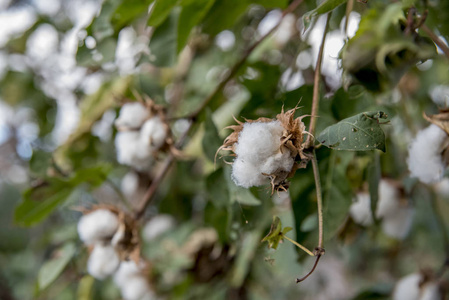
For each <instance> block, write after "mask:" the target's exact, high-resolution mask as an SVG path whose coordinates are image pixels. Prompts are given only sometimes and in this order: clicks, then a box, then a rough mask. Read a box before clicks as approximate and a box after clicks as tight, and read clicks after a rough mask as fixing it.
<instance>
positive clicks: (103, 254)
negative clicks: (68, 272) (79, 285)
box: [87, 243, 120, 279]
mask: <svg viewBox="0 0 449 300" xmlns="http://www.w3.org/2000/svg"><path fill="white" fill-rule="evenodd" d="M119 264H120V258H119V256H118V254H117V252H116V251H115V249H114V247H112V246H111V245H103V244H101V243H98V244H96V245H95V247H94V249H93V250H92V252H91V253H90V256H89V260H88V261H87V272H89V274H90V275H92V276H93V277H95V278H97V279H105V278H106V277H108V276H110V275H112V274H114V272H115V270H117V268H118V266H119Z"/></svg>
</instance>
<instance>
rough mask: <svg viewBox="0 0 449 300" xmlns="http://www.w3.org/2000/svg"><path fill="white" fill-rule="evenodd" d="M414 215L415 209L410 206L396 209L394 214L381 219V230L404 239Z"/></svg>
mask: <svg viewBox="0 0 449 300" xmlns="http://www.w3.org/2000/svg"><path fill="white" fill-rule="evenodd" d="M414 215H415V210H414V209H413V208H412V207H406V208H402V209H399V210H396V211H395V213H394V214H391V215H389V216H388V217H385V218H384V219H383V220H382V230H383V232H384V233H385V234H386V235H388V236H390V237H392V238H395V239H398V240H402V239H404V238H405V237H406V236H407V234H408V233H409V231H410V228H411V226H412V222H413V216H414Z"/></svg>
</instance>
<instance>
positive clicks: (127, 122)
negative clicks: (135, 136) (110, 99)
mask: <svg viewBox="0 0 449 300" xmlns="http://www.w3.org/2000/svg"><path fill="white" fill-rule="evenodd" d="M149 116H150V115H149V112H148V110H147V108H146V107H145V106H144V105H143V104H142V103H140V102H131V103H126V104H125V105H123V106H122V108H121V109H120V114H119V117H118V118H117V120H115V126H116V127H117V128H120V129H138V128H140V127H141V126H142V124H143V123H144V122H145V120H146V119H148V118H149Z"/></svg>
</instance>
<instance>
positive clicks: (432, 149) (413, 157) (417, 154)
mask: <svg viewBox="0 0 449 300" xmlns="http://www.w3.org/2000/svg"><path fill="white" fill-rule="evenodd" d="M447 141H448V136H447V134H446V133H445V132H444V131H443V130H442V129H441V128H440V127H438V126H437V125H434V124H431V125H430V126H429V127H427V128H425V129H423V130H421V131H419V132H418V134H417V135H416V137H415V139H414V140H413V141H412V143H411V144H410V148H409V157H408V159H407V164H408V168H409V170H410V173H411V176H413V177H417V178H418V179H419V180H420V181H422V182H424V183H434V182H438V181H440V180H441V179H442V178H443V173H444V170H445V168H446V166H445V165H444V163H443V159H442V157H441V153H442V151H443V149H442V147H443V146H444V144H445V142H447Z"/></svg>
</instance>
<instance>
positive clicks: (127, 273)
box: [114, 260, 143, 288]
mask: <svg viewBox="0 0 449 300" xmlns="http://www.w3.org/2000/svg"><path fill="white" fill-rule="evenodd" d="M136 276H137V277H139V276H143V274H142V266H138V265H137V264H136V263H135V262H134V261H133V260H128V261H122V263H121V264H120V267H119V268H118V270H117V272H115V274H114V282H115V284H116V285H117V286H118V287H119V288H121V287H123V286H124V285H126V284H128V282H129V280H130V279H132V277H136Z"/></svg>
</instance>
